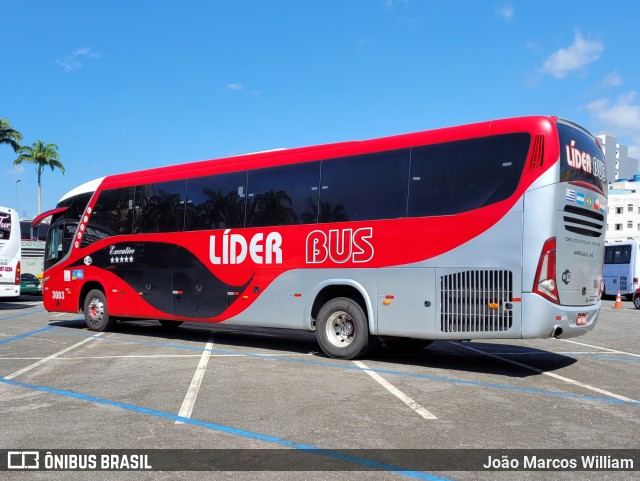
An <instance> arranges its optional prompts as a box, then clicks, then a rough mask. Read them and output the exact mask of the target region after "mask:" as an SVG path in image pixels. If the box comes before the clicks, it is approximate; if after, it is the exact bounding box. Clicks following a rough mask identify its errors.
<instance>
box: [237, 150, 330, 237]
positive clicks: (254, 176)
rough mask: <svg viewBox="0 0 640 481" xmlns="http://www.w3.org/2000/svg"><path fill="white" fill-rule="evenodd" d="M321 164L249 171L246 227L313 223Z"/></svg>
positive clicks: (316, 213) (314, 220) (315, 216)
mask: <svg viewBox="0 0 640 481" xmlns="http://www.w3.org/2000/svg"><path fill="white" fill-rule="evenodd" d="M319 183H320V162H306V163H301V164H292V165H283V166H279V167H270V168H266V169H258V170H253V171H250V172H249V182H248V187H247V189H248V196H247V197H248V198H247V202H248V206H247V220H246V226H247V227H263V226H277V225H291V224H315V222H316V220H317V217H318V184H319Z"/></svg>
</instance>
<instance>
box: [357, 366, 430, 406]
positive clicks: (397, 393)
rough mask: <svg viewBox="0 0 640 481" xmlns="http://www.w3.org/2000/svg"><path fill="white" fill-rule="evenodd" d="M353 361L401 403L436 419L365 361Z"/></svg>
mask: <svg viewBox="0 0 640 481" xmlns="http://www.w3.org/2000/svg"><path fill="white" fill-rule="evenodd" d="M353 363H354V364H355V365H356V366H358V367H359V368H360V369H362V370H363V371H364V372H366V373H367V374H368V375H369V376H371V377H372V378H373V379H375V380H376V381H377V382H378V383H379V384H380V385H381V386H383V387H384V388H385V389H387V391H389V392H390V393H391V394H393V395H394V396H395V397H397V398H398V399H400V400H401V401H402V402H403V403H405V404H406V405H407V406H409V407H410V408H411V409H413V410H414V411H415V412H416V413H418V414H419V415H420V416H422V417H423V418H424V419H438V418H437V417H435V416H434V415H433V414H431V413H430V412H429V411H427V410H426V409H425V408H423V407H422V406H420V404H418V403H417V402H415V401H414V400H413V399H411V398H410V397H409V396H407V395H406V394H405V393H403V392H402V391H400V389H398V388H397V387H395V386H394V385H393V384H391V383H390V382H389V381H387V380H386V379H384V378H383V377H382V376H380V375H379V374H378V373H377V372H374V371H372V370H371V369H370V368H369V367H368V366H367V365H366V364H365V363H363V362H361V361H353Z"/></svg>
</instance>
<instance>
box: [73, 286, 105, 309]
mask: <svg viewBox="0 0 640 481" xmlns="http://www.w3.org/2000/svg"><path fill="white" fill-rule="evenodd" d="M92 289H98V290H101V291H102V293H103V294H104V296H105V298H106V297H107V291H106V290H105V289H104V286H103V285H102V284H100V283H99V282H98V281H88V282H85V283H84V285H83V286H82V289H81V290H80V296H79V297H78V312H82V311H84V300H85V298H86V297H87V294H89V292H90V291H91V290H92Z"/></svg>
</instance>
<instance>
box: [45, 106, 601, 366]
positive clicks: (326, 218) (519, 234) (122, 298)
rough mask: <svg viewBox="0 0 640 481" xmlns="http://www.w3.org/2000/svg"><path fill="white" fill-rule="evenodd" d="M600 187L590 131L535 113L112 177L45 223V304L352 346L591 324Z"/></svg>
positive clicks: (94, 317)
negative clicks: (304, 334) (283, 331)
mask: <svg viewBox="0 0 640 481" xmlns="http://www.w3.org/2000/svg"><path fill="white" fill-rule="evenodd" d="M605 186H606V179H605V164H604V155H603V152H602V150H601V148H600V147H599V145H598V143H597V141H596V140H595V138H594V137H593V136H592V135H591V134H590V133H589V132H588V131H586V130H585V129H583V128H581V127H579V126H578V125H575V124H573V123H571V122H568V121H566V120H562V119H559V118H556V117H541V116H540V117H524V118H515V119H505V120H496V121H491V122H484V123H477V124H472V125H464V126H458V127H450V128H444V129H439V130H432V131H425V132H417V133H410V134H404V135H397V136H392V137H385V138H379V139H373V140H365V141H353V142H344V143H336V144H329V145H320V146H313V147H304V148H296V149H284V150H277V151H270V152H261V153H254V154H248V155H241V156H236V157H230V158H224V159H218V160H209V161H201V162H195V163H189V164H182V165H173V166H168V167H161V168H155V169H150V170H144V171H139V172H132V173H127V174H120V175H111V176H108V177H104V178H102V179H98V180H96V181H93V182H91V183H89V184H87V185H84V186H81V187H79V188H77V189H75V190H74V191H72V192H70V193H69V194H67V195H66V196H65V197H64V198H63V199H61V201H60V203H59V204H58V205H57V207H56V208H55V209H54V210H52V211H50V212H47V213H45V214H43V215H42V216H41V217H40V218H43V217H45V216H48V215H52V220H51V227H50V230H49V236H48V238H47V246H46V253H45V273H44V278H45V279H44V280H45V284H44V291H43V294H44V305H45V307H46V309H48V310H49V311H61V312H84V316H85V318H86V323H87V326H88V327H89V328H90V329H93V330H98V331H103V330H108V329H110V328H112V327H113V326H114V323H115V322H116V321H117V320H127V319H128V320H134V319H157V320H160V322H161V323H163V324H164V325H177V324H179V323H181V322H183V321H189V322H212V323H225V324H231V325H247V326H264V327H272V328H288V329H302V330H308V331H315V333H316V335H317V339H318V342H319V344H320V347H321V348H322V350H323V351H324V352H325V353H326V354H327V355H329V356H332V357H336V358H344V359H351V358H355V357H357V356H362V355H364V354H365V353H367V352H369V351H370V350H371V349H372V348H374V347H375V346H377V345H378V344H379V343H380V342H381V341H383V342H386V343H388V344H389V345H393V344H395V345H409V344H412V343H418V344H423V345H426V344H428V343H429V342H431V341H432V340H435V339H516V338H549V337H574V336H580V335H582V334H585V333H586V332H588V331H589V330H590V329H592V328H593V327H594V325H595V323H596V321H597V318H598V314H599V310H600V296H601V292H602V265H603V248H604V232H605V226H606V219H605V212H606V209H605V206H606V195H605V192H606V187H605ZM38 220H39V219H36V221H38Z"/></svg>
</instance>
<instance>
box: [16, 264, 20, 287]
mask: <svg viewBox="0 0 640 481" xmlns="http://www.w3.org/2000/svg"><path fill="white" fill-rule="evenodd" d="M15 283H16V286H19V285H20V261H18V264H16V280H15Z"/></svg>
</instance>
